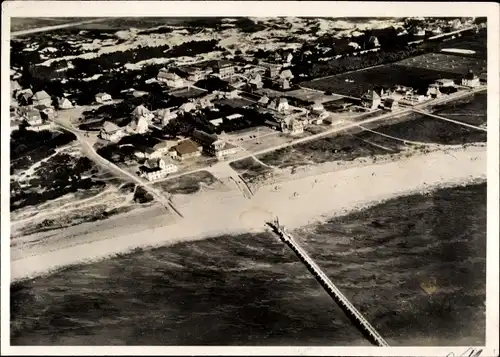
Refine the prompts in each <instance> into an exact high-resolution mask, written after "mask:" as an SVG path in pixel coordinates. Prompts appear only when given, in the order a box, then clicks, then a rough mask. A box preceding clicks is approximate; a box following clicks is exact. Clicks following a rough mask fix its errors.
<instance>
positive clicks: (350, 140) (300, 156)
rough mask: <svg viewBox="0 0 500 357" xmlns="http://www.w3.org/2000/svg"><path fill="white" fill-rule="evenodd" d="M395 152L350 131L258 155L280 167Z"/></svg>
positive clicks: (346, 159)
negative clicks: (351, 133) (364, 139)
mask: <svg viewBox="0 0 500 357" xmlns="http://www.w3.org/2000/svg"><path fill="white" fill-rule="evenodd" d="M391 153H394V151H393V150H386V149H383V148H381V147H379V146H376V145H373V144H370V143H368V142H366V141H363V140H361V139H360V138H357V137H355V136H353V135H350V133H345V132H344V133H340V134H337V135H334V136H329V137H326V138H322V139H319V140H314V141H310V142H306V143H301V144H298V145H293V146H289V147H286V148H283V149H279V150H276V151H272V152H270V153H266V154H263V155H260V156H258V158H259V160H261V161H262V162H264V163H265V164H267V165H270V166H275V167H278V168H286V167H291V166H292V167H293V166H303V165H310V164H321V163H325V162H333V161H352V160H354V159H357V158H361V157H372V156H375V155H387V154H391Z"/></svg>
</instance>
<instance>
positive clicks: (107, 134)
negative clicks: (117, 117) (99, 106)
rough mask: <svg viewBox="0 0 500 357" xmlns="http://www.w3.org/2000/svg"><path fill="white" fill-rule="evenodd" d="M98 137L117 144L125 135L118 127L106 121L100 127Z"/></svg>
mask: <svg viewBox="0 0 500 357" xmlns="http://www.w3.org/2000/svg"><path fill="white" fill-rule="evenodd" d="M99 136H100V137H101V139H103V140H109V141H111V142H117V141H119V140H120V139H121V138H123V137H124V136H125V133H124V132H123V130H122V129H121V128H120V127H119V126H118V125H116V124H114V123H111V122H109V121H106V122H104V124H103V125H102V128H101V131H100V132H99Z"/></svg>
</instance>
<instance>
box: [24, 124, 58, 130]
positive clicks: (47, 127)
mask: <svg viewBox="0 0 500 357" xmlns="http://www.w3.org/2000/svg"><path fill="white" fill-rule="evenodd" d="M52 128H54V123H53V122H45V123H42V124H39V125H30V126H28V127H26V130H31V131H43V130H51V129H52Z"/></svg>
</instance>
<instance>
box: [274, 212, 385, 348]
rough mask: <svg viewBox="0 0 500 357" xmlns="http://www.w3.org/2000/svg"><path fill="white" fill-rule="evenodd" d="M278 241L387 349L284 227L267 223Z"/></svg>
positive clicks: (366, 322) (368, 334)
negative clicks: (277, 237)
mask: <svg viewBox="0 0 500 357" xmlns="http://www.w3.org/2000/svg"><path fill="white" fill-rule="evenodd" d="M268 225H269V226H271V227H272V228H273V230H274V232H275V233H276V234H278V236H279V237H280V239H281V240H282V241H283V242H285V243H286V244H287V245H288V246H289V247H290V248H292V250H293V251H294V253H295V254H296V255H297V256H298V257H299V259H300V260H301V261H302V262H303V263H304V264H305V265H306V267H307V269H308V270H309V271H310V272H311V273H312V274H313V275H314V277H315V278H316V280H318V282H319V283H320V284H321V285H322V286H323V288H324V289H325V290H326V291H327V292H328V294H329V295H330V296H331V297H332V298H333V300H335V302H336V303H337V304H338V305H339V306H340V307H341V308H342V310H343V311H344V312H345V314H346V315H347V316H348V317H349V318H350V319H351V320H352V321H353V322H354V323H355V324H356V327H358V328H359V329H360V330H361V332H362V333H363V334H364V335H365V336H366V337H367V338H368V339H369V340H370V342H372V343H373V344H375V345H377V346H381V347H388V346H389V344H388V343H387V342H386V341H385V340H384V339H383V338H382V336H380V334H379V333H378V332H377V330H375V328H374V327H373V326H372V325H371V324H370V323H369V322H368V321H367V320H366V319H365V318H364V317H363V315H362V314H361V313H360V312H359V311H358V310H357V309H356V308H355V307H354V306H353V305H352V304H351V302H350V301H349V300H348V299H347V298H346V297H345V296H344V294H342V292H341V291H340V290H339V289H338V288H337V287H336V286H335V284H333V282H332V281H331V280H330V279H329V278H328V276H326V274H325V273H323V271H322V270H321V268H320V267H319V266H318V265H317V264H316V263H315V262H314V260H313V259H312V258H311V257H310V256H309V255H308V254H307V253H306V252H305V251H304V250H303V249H302V248H301V247H300V246H299V245H298V244H297V243H296V242H295V240H294V239H293V237H292V236H291V235H290V234H288V233H287V232H285V230H284V227H280V226H279V223H278V222H277V220H276V221H275V222H272V223H268Z"/></svg>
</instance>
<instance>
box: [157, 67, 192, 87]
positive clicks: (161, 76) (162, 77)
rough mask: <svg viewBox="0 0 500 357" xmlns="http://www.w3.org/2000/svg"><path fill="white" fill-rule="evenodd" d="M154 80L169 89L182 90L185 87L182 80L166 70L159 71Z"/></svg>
mask: <svg viewBox="0 0 500 357" xmlns="http://www.w3.org/2000/svg"><path fill="white" fill-rule="evenodd" d="M156 79H157V80H158V81H159V82H162V83H165V84H166V85H167V86H168V87H171V88H182V87H184V86H185V83H184V79H182V78H181V77H180V76H179V75H178V74H176V73H173V72H171V71H170V70H168V69H166V68H162V69H160V71H159V72H158V76H157V77H156Z"/></svg>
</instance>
